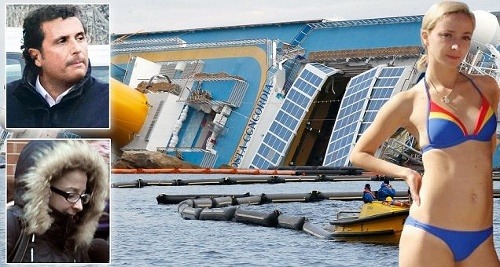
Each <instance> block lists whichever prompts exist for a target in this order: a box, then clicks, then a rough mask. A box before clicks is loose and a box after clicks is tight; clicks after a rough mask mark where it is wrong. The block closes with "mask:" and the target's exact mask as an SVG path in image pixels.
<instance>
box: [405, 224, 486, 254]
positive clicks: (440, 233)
mask: <svg viewBox="0 0 500 267" xmlns="http://www.w3.org/2000/svg"><path fill="white" fill-rule="evenodd" d="M405 225H411V226H414V227H417V228H420V229H422V230H424V231H426V232H428V233H430V234H432V235H434V236H436V237H437V238H439V239H441V240H443V241H444V242H445V243H446V244H447V245H448V247H449V248H450V250H451V252H452V253H453V257H454V259H455V262H458V261H462V260H465V259H466V258H467V257H469V256H470V254H472V252H474V250H475V249H476V248H477V247H479V245H481V244H482V243H483V242H484V241H485V240H486V239H488V237H490V236H491V235H492V234H493V226H492V227H490V228H488V229H485V230H481V231H455V230H448V229H444V228H439V227H435V226H432V225H429V224H425V223H422V222H419V221H417V220H416V219H414V218H412V217H410V216H408V218H406V222H405Z"/></svg>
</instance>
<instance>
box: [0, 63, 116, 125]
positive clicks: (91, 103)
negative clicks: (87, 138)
mask: <svg viewBox="0 0 500 267" xmlns="http://www.w3.org/2000/svg"><path fill="white" fill-rule="evenodd" d="M90 74H91V66H90V63H89V67H88V69H87V73H86V75H85V77H84V78H83V79H82V80H81V81H80V82H78V83H77V84H75V85H74V87H73V88H72V89H71V92H69V93H68V94H67V95H66V96H64V97H63V98H62V100H61V102H60V103H58V104H56V105H54V106H52V107H49V105H48V104H47V101H45V99H43V97H42V96H41V95H40V94H39V93H38V92H37V91H36V89H35V84H36V78H37V76H38V70H37V69H36V67H35V66H31V65H27V66H26V67H25V69H24V71H23V78H22V79H20V80H17V81H13V82H11V83H9V84H7V99H6V119H7V123H6V127H7V128H108V127H109V84H103V83H100V82H99V81H97V80H96V79H95V78H93V77H92V76H91V75H90Z"/></svg>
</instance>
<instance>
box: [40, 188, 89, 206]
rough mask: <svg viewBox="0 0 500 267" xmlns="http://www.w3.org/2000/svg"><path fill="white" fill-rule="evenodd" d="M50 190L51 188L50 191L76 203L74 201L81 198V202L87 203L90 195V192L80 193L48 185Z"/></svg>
mask: <svg viewBox="0 0 500 267" xmlns="http://www.w3.org/2000/svg"><path fill="white" fill-rule="evenodd" d="M50 190H52V192H54V193H56V194H58V195H61V196H63V197H64V198H65V199H66V200H67V201H68V202H71V203H76V202H78V200H81V201H82V204H87V203H89V201H90V197H91V196H92V195H91V194H83V195H80V194H77V193H68V192H64V191H62V190H61V189H57V188H55V187H53V186H51V187H50Z"/></svg>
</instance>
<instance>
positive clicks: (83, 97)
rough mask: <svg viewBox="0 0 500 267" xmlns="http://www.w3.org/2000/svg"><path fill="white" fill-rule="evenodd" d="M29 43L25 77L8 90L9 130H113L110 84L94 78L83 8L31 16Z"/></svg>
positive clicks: (49, 9)
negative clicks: (83, 20)
mask: <svg viewBox="0 0 500 267" xmlns="http://www.w3.org/2000/svg"><path fill="white" fill-rule="evenodd" d="M23 41H24V44H23V45H22V46H21V48H22V49H23V57H24V60H25V62H26V67H25V69H24V71H23V77H22V79H20V80H17V81H14V82H12V83H9V84H8V85H7V100H6V119H7V122H6V126H7V128H109V84H103V83H100V82H98V81H97V80H96V79H94V78H93V77H92V76H91V66H90V61H89V58H88V50H87V46H88V44H87V37H86V30H85V27H84V25H83V23H82V21H81V19H80V10H79V9H78V7H77V6H69V5H47V6H43V7H41V8H39V9H36V10H34V11H32V12H30V13H29V14H28V16H27V17H26V18H25V19H24V24H23Z"/></svg>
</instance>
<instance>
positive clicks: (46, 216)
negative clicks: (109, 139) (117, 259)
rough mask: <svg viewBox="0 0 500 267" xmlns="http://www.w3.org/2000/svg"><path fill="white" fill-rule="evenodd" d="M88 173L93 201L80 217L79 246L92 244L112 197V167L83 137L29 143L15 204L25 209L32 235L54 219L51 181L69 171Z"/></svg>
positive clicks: (18, 169) (19, 170) (21, 162)
mask: <svg viewBox="0 0 500 267" xmlns="http://www.w3.org/2000/svg"><path fill="white" fill-rule="evenodd" d="M71 169H80V170H83V171H84V172H86V173H87V192H89V193H91V194H92V197H91V199H90V202H89V203H87V204H86V205H84V208H83V210H82V211H81V212H80V213H78V214H77V215H75V216H77V217H75V218H76V225H75V228H76V231H75V234H74V235H73V238H74V240H75V245H76V246H80V247H88V246H89V245H90V242H91V241H92V239H93V237H94V233H95V231H96V228H97V225H98V221H99V218H100V216H101V215H102V213H103V211H104V208H105V206H106V200H107V199H108V197H109V166H108V164H107V163H106V162H105V160H104V159H103V157H102V156H101V155H100V154H99V153H98V152H97V151H96V150H95V149H94V148H92V147H91V146H90V145H89V144H88V143H87V142H86V141H83V140H36V141H31V142H30V143H28V144H27V145H26V146H25V147H24V149H23V150H22V151H21V154H20V155H19V160H18V162H17V165H16V172H15V179H16V192H15V199H14V203H15V205H17V206H19V207H21V208H23V219H24V221H25V223H26V227H27V228H26V229H27V231H28V234H32V233H34V234H37V235H42V234H44V233H45V232H47V230H49V228H50V227H51V226H52V224H53V222H54V218H53V217H52V216H51V215H50V213H51V211H52V209H51V208H50V207H49V197H50V194H51V190H50V184H51V181H52V180H53V179H55V178H57V177H60V176H61V175H62V174H63V173H64V172H65V171H67V170H71Z"/></svg>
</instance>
